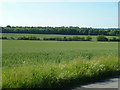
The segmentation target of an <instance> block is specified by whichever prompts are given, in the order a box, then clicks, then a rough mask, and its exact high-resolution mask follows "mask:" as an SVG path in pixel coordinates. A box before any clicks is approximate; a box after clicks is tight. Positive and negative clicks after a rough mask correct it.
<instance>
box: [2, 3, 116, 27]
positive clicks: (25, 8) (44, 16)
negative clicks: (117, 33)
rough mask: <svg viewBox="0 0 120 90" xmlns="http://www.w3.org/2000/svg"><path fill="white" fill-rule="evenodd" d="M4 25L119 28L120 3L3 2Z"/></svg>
mask: <svg viewBox="0 0 120 90" xmlns="http://www.w3.org/2000/svg"><path fill="white" fill-rule="evenodd" d="M0 5H1V7H0V10H1V16H0V17H1V18H0V21H1V22H0V26H7V25H11V26H53V27H55V26H78V27H93V28H94V27H95V28H115V27H118V2H2V3H1V4H0Z"/></svg>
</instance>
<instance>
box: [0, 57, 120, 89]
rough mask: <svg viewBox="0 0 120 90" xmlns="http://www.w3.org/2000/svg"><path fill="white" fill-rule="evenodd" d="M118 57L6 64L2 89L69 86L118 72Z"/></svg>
mask: <svg viewBox="0 0 120 90" xmlns="http://www.w3.org/2000/svg"><path fill="white" fill-rule="evenodd" d="M119 72H120V69H119V68H118V57H116V56H101V57H99V58H98V57H94V58H91V59H90V60H86V59H84V58H82V57H79V58H78V59H75V60H71V61H69V62H66V61H63V62H61V63H55V62H51V61H50V62H47V63H34V64H25V63H24V64H22V65H19V66H14V67H7V66H4V67H3V72H2V76H3V82H2V84H3V85H2V87H3V88H69V87H71V86H74V85H76V84H79V85H80V84H86V83H89V82H94V81H97V80H100V79H104V78H106V77H111V76H114V75H118V73H119Z"/></svg>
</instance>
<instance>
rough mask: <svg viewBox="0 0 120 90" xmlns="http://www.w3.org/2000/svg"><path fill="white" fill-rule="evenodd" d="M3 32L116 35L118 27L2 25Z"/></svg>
mask: <svg viewBox="0 0 120 90" xmlns="http://www.w3.org/2000/svg"><path fill="white" fill-rule="evenodd" d="M2 32H3V33H29V34H62V35H108V36H118V35H119V29H118V28H112V29H109V28H108V29H100V28H98V29H97V28H79V27H20V26H9V25H8V26H7V27H2Z"/></svg>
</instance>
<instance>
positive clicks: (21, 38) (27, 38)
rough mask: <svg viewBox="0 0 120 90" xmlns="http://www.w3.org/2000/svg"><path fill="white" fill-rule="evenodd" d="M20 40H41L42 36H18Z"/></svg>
mask: <svg viewBox="0 0 120 90" xmlns="http://www.w3.org/2000/svg"><path fill="white" fill-rule="evenodd" d="M18 40H40V38H36V37H35V36H30V37H26V36H23V37H18Z"/></svg>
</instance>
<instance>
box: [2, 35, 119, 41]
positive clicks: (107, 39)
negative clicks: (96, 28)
mask: <svg viewBox="0 0 120 90" xmlns="http://www.w3.org/2000/svg"><path fill="white" fill-rule="evenodd" d="M0 39H6V40H41V41H42V40H44V41H92V37H91V36H86V37H79V36H73V37H44V38H42V39H41V38H38V37H35V36H22V37H18V38H14V37H10V38H8V37H6V36H2V38H0ZM96 40H97V41H120V38H116V37H112V38H107V37H106V36H104V35H98V36H97V37H96Z"/></svg>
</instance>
